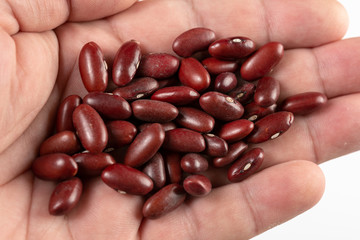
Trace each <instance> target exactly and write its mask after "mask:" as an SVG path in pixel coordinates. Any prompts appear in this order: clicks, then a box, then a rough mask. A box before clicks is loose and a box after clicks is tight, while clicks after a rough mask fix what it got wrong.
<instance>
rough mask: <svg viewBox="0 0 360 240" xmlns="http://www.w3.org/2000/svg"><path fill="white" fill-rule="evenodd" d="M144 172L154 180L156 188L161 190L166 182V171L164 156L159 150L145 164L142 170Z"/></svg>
mask: <svg viewBox="0 0 360 240" xmlns="http://www.w3.org/2000/svg"><path fill="white" fill-rule="evenodd" d="M142 171H143V173H145V174H146V175H148V176H149V177H150V178H151V179H152V180H153V182H154V189H153V190H159V189H160V188H162V187H163V186H164V185H165V183H166V171H165V163H164V158H163V157H162V155H161V154H160V153H159V152H158V153H156V154H155V155H154V156H153V157H152V158H151V159H150V160H149V161H148V162H147V163H146V165H145V167H144V169H143V170H142Z"/></svg>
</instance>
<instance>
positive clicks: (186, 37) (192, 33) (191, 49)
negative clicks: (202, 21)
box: [172, 27, 216, 57]
mask: <svg viewBox="0 0 360 240" xmlns="http://www.w3.org/2000/svg"><path fill="white" fill-rule="evenodd" d="M215 37H216V36H215V32H214V31H212V30H210V29H208V28H200V27H198V28H193V29H190V30H187V31H186V32H183V33H182V34H180V35H179V36H178V37H176V38H175V40H174V42H173V45H172V49H173V50H174V52H175V53H176V54H177V55H179V56H180V57H190V56H191V55H193V54H194V53H195V52H199V51H203V50H206V49H207V48H208V47H209V45H210V44H211V43H212V42H214V41H215Z"/></svg>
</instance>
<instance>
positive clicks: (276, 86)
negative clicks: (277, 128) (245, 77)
mask: <svg viewBox="0 0 360 240" xmlns="http://www.w3.org/2000/svg"><path fill="white" fill-rule="evenodd" d="M279 96H280V83H279V82H278V81H277V80H276V79H275V78H272V77H263V78H261V79H260V80H259V81H258V83H257V85H256V90H255V94H254V102H256V104H258V105H260V106H261V107H269V106H271V105H273V104H275V103H276V102H277V100H278V99H279Z"/></svg>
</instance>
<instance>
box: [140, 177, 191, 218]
mask: <svg viewBox="0 0 360 240" xmlns="http://www.w3.org/2000/svg"><path fill="white" fill-rule="evenodd" d="M185 198H186V193H185V191H184V189H183V187H182V186H180V185H179V184H177V183H173V184H169V185H167V186H165V187H163V188H162V189H160V190H159V191H158V192H156V193H155V194H154V195H152V196H151V197H150V198H148V199H147V200H146V202H145V203H144V205H143V209H142V213H143V216H144V217H146V218H150V219H154V218H158V217H161V216H163V215H165V214H167V213H169V212H171V211H173V210H175V209H176V208H178V207H179V206H180V205H181V204H182V203H183V202H184V201H185Z"/></svg>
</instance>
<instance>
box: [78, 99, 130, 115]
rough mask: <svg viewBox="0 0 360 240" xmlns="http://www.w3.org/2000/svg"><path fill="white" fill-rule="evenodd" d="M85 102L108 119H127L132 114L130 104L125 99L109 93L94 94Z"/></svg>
mask: <svg viewBox="0 0 360 240" xmlns="http://www.w3.org/2000/svg"><path fill="white" fill-rule="evenodd" d="M83 101H84V103H86V104H88V105H89V106H91V107H93V108H94V109H95V110H96V111H97V112H98V113H99V114H100V115H101V116H103V117H104V118H108V119H118V120H120V119H127V118H129V117H130V116H131V113H132V112H131V107H130V104H129V103H128V102H127V101H126V100H125V99H124V98H122V97H120V96H117V95H113V94H109V93H101V92H92V93H89V94H87V95H86V96H85V97H84V99H83Z"/></svg>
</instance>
